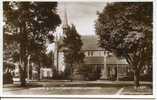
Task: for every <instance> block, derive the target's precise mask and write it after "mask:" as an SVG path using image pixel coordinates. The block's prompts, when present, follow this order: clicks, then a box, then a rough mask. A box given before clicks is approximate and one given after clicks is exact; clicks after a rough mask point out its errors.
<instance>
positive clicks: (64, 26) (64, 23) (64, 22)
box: [62, 8, 69, 34]
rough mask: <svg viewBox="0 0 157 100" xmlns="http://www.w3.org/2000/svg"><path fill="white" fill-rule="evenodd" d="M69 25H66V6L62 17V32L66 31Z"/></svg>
mask: <svg viewBox="0 0 157 100" xmlns="http://www.w3.org/2000/svg"><path fill="white" fill-rule="evenodd" d="M68 27H69V25H68V17H67V12H66V8H65V9H64V18H63V26H62V28H63V34H64V33H65V32H66V31H67V29H68Z"/></svg>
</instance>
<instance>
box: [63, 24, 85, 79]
mask: <svg viewBox="0 0 157 100" xmlns="http://www.w3.org/2000/svg"><path fill="white" fill-rule="evenodd" d="M82 45H83V43H82V41H81V37H80V35H79V34H78V32H77V31H76V28H75V26H74V25H72V26H71V27H70V26H68V28H67V29H66V31H65V37H64V38H63V46H64V48H65V51H64V57H65V63H66V68H65V73H66V76H67V77H68V75H70V77H71V80H72V75H73V71H74V69H76V66H79V65H80V63H82V62H83V59H84V54H83V53H82V52H81V47H82Z"/></svg>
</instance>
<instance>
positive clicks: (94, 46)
mask: <svg viewBox="0 0 157 100" xmlns="http://www.w3.org/2000/svg"><path fill="white" fill-rule="evenodd" d="M81 40H82V42H83V46H82V50H104V49H103V48H100V47H99V45H98V37H97V36H96V35H86V36H81ZM59 43H60V44H62V43H63V37H61V38H60V40H59ZM63 49H64V48H61V50H60V51H62V50H63Z"/></svg>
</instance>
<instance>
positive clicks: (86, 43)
mask: <svg viewBox="0 0 157 100" xmlns="http://www.w3.org/2000/svg"><path fill="white" fill-rule="evenodd" d="M81 39H82V42H83V46H82V50H104V49H103V48H100V47H99V44H98V37H97V36H96V35H87V36H81Z"/></svg>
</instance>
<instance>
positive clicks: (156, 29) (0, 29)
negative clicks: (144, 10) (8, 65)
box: [0, 0, 157, 99]
mask: <svg viewBox="0 0 157 100" xmlns="http://www.w3.org/2000/svg"><path fill="white" fill-rule="evenodd" d="M3 1H40V2H46V1H49V2H53V1H57V2H87V3H88V2H153V5H154V7H153V14H154V16H153V21H154V22H153V95H3V91H2V90H3V85H2V77H0V80H1V84H0V90H1V91H0V92H1V96H2V97H32V98H33V97H37V98H39V97H43V98H45V97H46V98H50V97H53V98H111V99H116V98H133V99H135V98H139V99H140V98H141V99H149V98H151V99H153V98H156V93H157V90H156V80H157V79H156V75H157V73H155V71H156V70H157V68H156V66H155V65H157V60H156V59H157V46H156V43H157V40H156V39H157V35H156V32H157V27H156V25H157V24H156V20H155V18H157V13H155V12H156V9H155V8H156V5H157V3H156V0H154V1H153V0H90V1H88V0H3ZM3 1H0V22H1V24H0V26H1V27H0V33H1V34H0V41H1V42H0V43H1V44H0V47H1V48H0V49H1V50H0V51H1V52H0V61H1V63H0V66H1V69H0V74H1V75H0V76H2V70H3V67H2V66H3V33H2V32H3V15H2V14H3V10H2V9H3V8H2V4H3Z"/></svg>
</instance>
